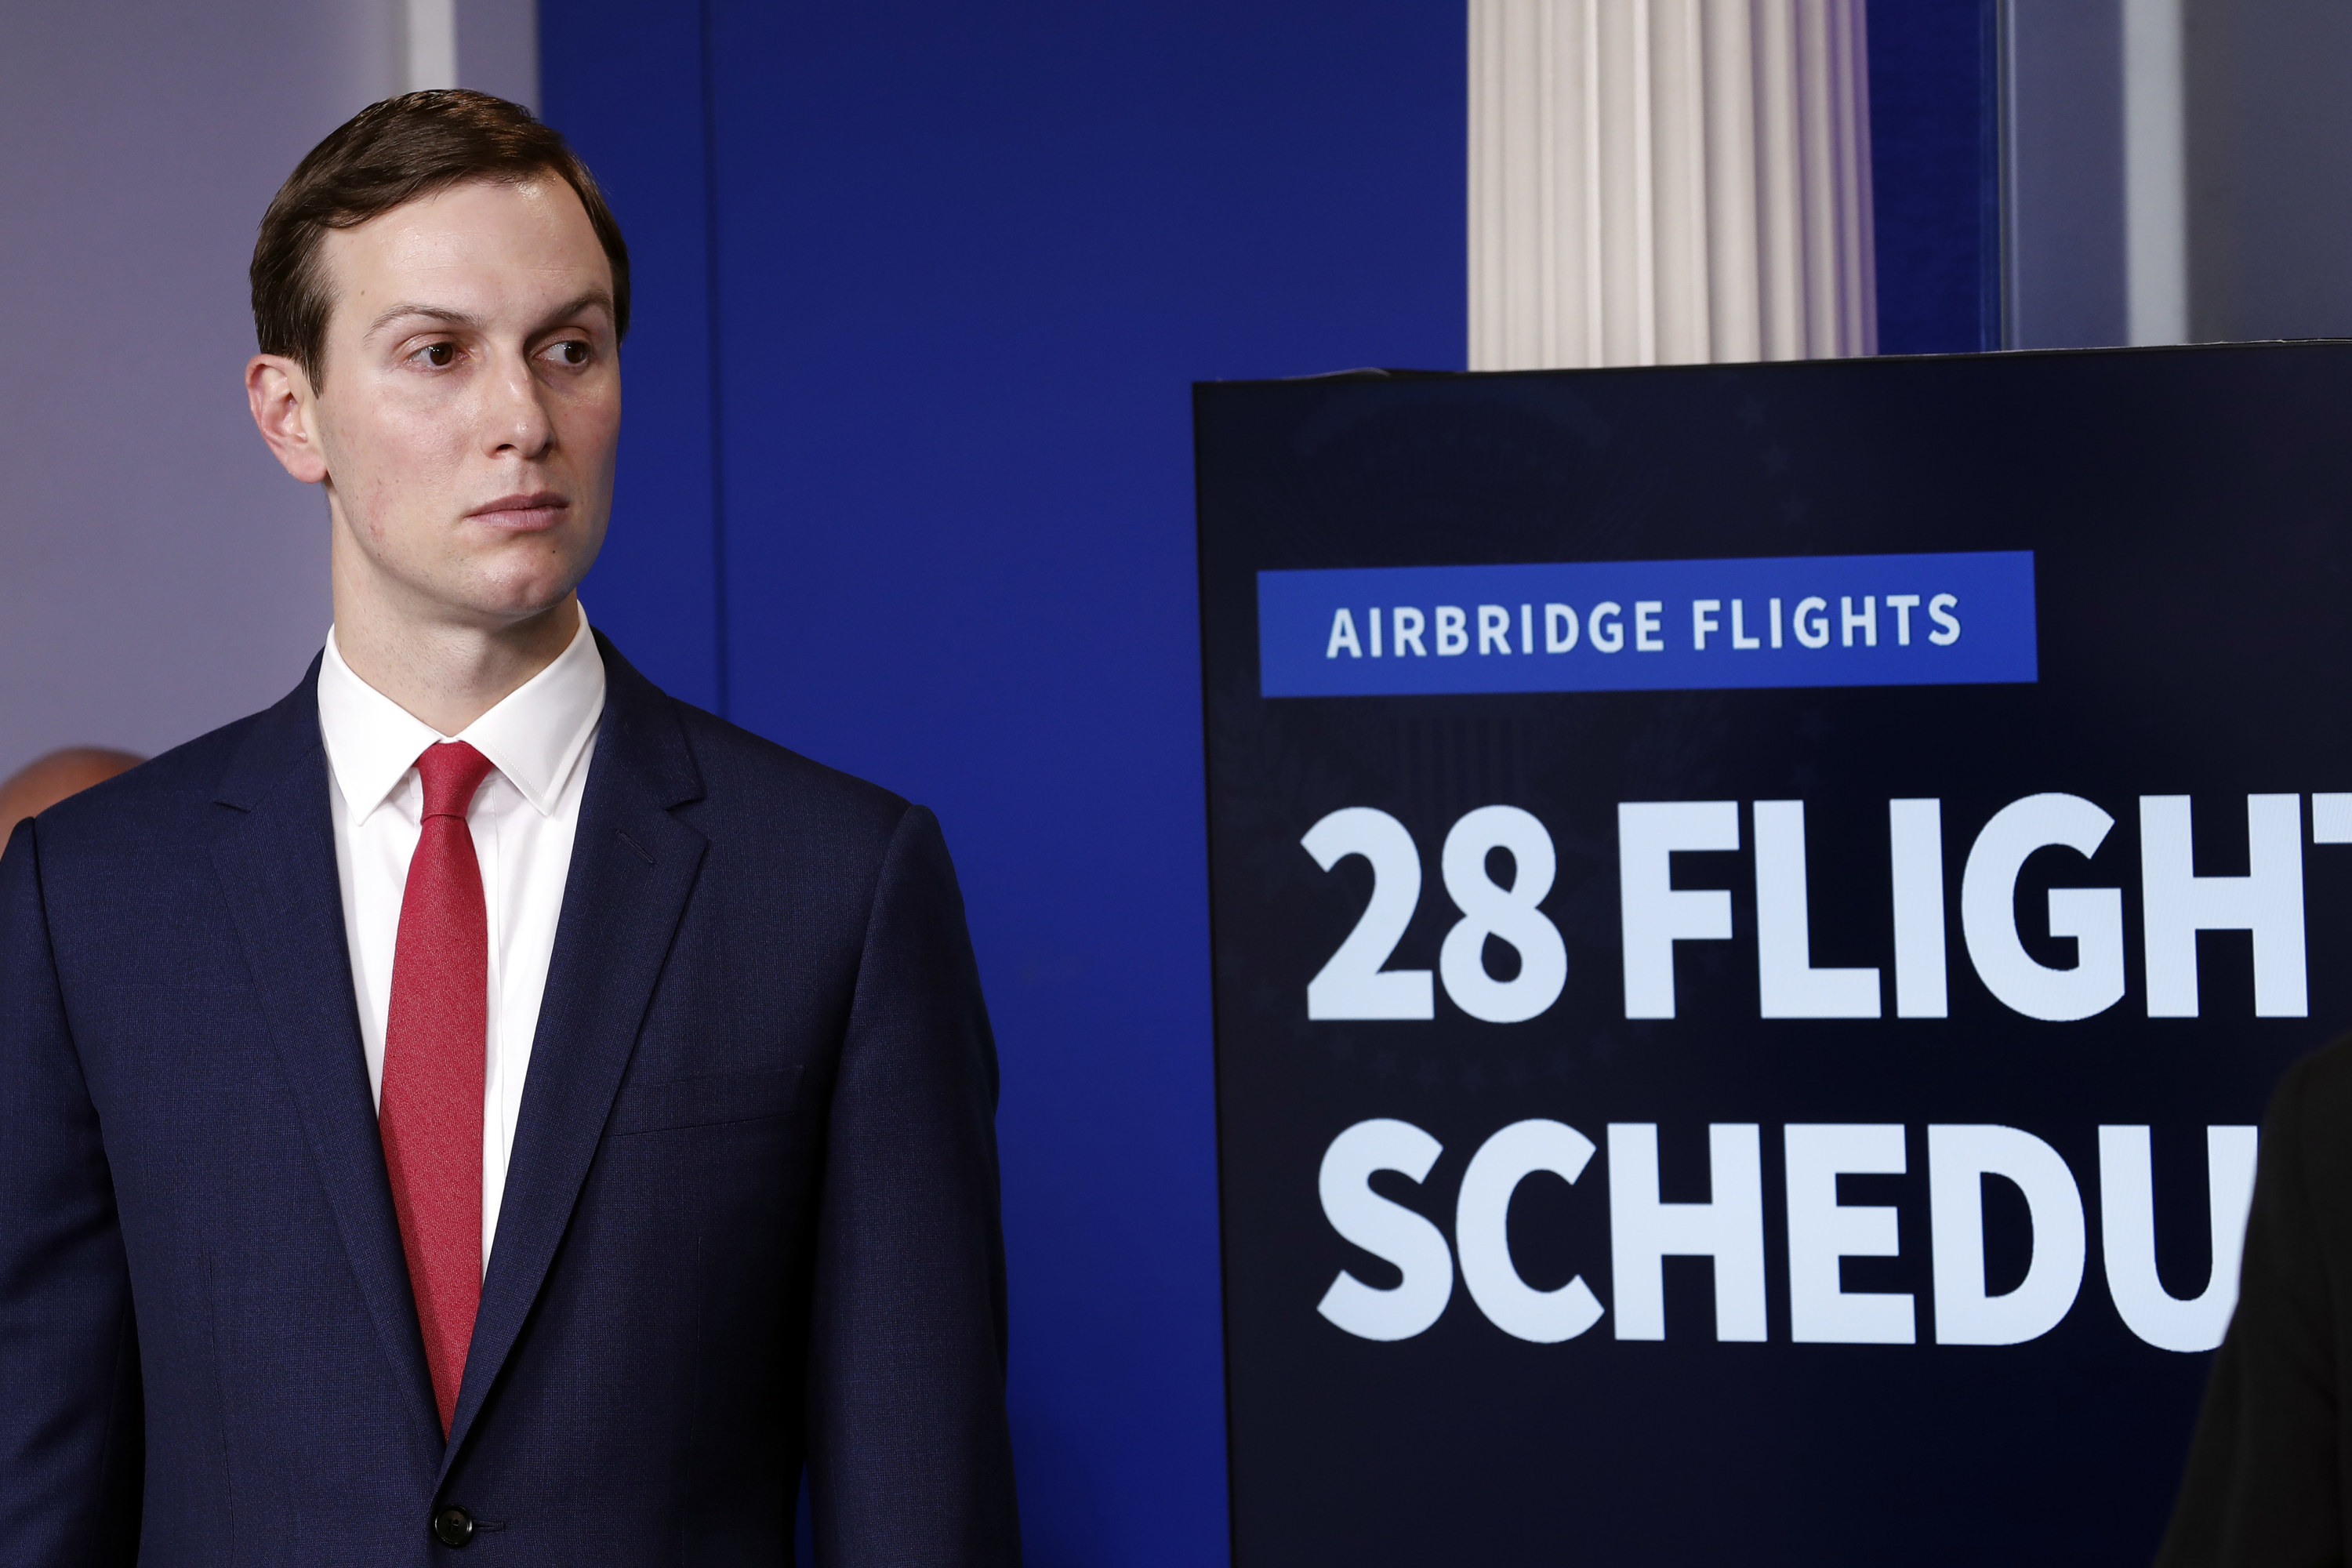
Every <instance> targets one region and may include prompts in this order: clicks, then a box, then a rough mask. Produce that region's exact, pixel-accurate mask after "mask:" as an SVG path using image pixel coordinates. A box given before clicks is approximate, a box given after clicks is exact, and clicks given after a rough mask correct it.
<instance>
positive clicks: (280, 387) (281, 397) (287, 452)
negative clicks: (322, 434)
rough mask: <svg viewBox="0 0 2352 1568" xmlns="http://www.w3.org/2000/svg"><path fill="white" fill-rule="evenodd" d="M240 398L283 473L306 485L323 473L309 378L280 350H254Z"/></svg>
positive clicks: (324, 466) (323, 460) (323, 457)
mask: <svg viewBox="0 0 2352 1568" xmlns="http://www.w3.org/2000/svg"><path fill="white" fill-rule="evenodd" d="M245 397H246V401H247V403H249V404H251V405H252V406H253V422H254V424H255V425H256V426H259V428H260V430H261V438H262V439H263V440H265V441H267V442H268V443H269V449H270V450H271V451H272V452H274V453H276V454H277V455H278V462H280V463H282V464H284V465H285V468H286V471H287V472H288V473H289V474H291V475H293V476H294V477H295V478H296V479H299V480H301V481H302V482H303V483H304V484H306V485H315V484H317V483H319V482H320V480H322V479H325V478H326V477H327V454H326V453H325V451H324V450H322V449H321V448H320V445H319V428H318V421H317V419H316V418H315V417H314V416H313V413H312V407H313V398H312V395H311V392H310V376H309V375H308V374H305V373H304V371H303V369H302V367H301V366H300V365H299V364H297V363H294V362H293V361H292V360H290V359H288V358H287V357H286V356H285V355H283V354H256V355H254V356H253V357H252V358H251V359H249V360H247V362H246V364H245Z"/></svg>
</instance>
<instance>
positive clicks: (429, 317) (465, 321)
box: [367, 300, 481, 337]
mask: <svg viewBox="0 0 2352 1568" xmlns="http://www.w3.org/2000/svg"><path fill="white" fill-rule="evenodd" d="M403 316H422V317H424V318H425V320H426V321H446V322H448V323H449V325H451V326H453V327H473V326H478V325H480V324H481V323H480V322H479V321H477V320H476V319H475V318H474V317H472V316H470V315H467V313H466V312H465V311H463V310H451V309H449V308H448V307H447V306H446V305H423V304H416V303H413V302H409V301H405V300H404V301H403V302H402V303H400V304H397V305H394V306H392V307H390V308H389V309H387V310H383V311H382V312H381V313H379V314H378V315H377V317H376V319H375V320H374V321H370V322H369V323H368V330H367V335H368V336H370V337H373V336H374V335H375V334H376V333H378V332H380V331H383V329H384V328H386V327H388V326H390V325H391V324H392V323H393V322H394V321H398V320H400V319H401V318H402V317H403Z"/></svg>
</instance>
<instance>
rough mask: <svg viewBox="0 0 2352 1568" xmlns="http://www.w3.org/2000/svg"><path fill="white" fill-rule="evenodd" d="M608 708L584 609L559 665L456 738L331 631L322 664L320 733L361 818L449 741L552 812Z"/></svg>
mask: <svg viewBox="0 0 2352 1568" xmlns="http://www.w3.org/2000/svg"><path fill="white" fill-rule="evenodd" d="M603 712H604V656H603V655H602V654H600V653H598V652H597V651H596V639H595V637H593V635H592V634H591V633H590V632H589V630H588V614H587V612H586V611H585V610H584V609H583V611H582V612H581V614H580V629H579V630H578V631H577V632H575V633H574V634H572V641H571V643H570V644H569V645H568V646H567V647H565V648H564V650H563V651H562V653H561V654H559V655H557V656H556V658H555V661H554V662H553V663H551V664H550V665H549V666H548V667H547V668H545V669H542V670H541V671H540V672H539V673H538V674H537V675H534V676H532V677H531V678H530V679H529V680H526V681H524V682H523V683H522V684H521V685H520V686H519V687H517V688H515V689H513V690H512V691H510V692H509V693H507V695H506V696H505V697H503V698H501V699H500V700H499V703H498V705H497V706H496V707H494V708H492V709H491V710H489V711H488V712H487V713H485V714H483V715H482V716H481V717H480V718H478V719H477V720H475V721H473V722H472V723H471V724H469V725H467V727H466V729H465V731H464V732H462V733H460V734H457V735H444V734H441V733H440V732H439V731H436V730H435V729H434V728H433V727H432V726H431V725H429V724H427V723H425V721H423V720H421V719H418V718H416V717H415V715H414V714H412V713H410V712H409V711H408V710H406V709H404V708H403V707H401V706H400V704H398V703H397V702H394V700H392V699H391V698H389V697H386V696H385V695H384V694H383V692H381V691H378V690H377V689H375V688H374V687H373V686H370V685H369V684H368V683H367V682H366V681H364V680H362V679H360V678H359V676H358V675H357V674H355V673H354V672H353V671H352V667H351V666H350V665H348V664H345V663H344V662H343V656H342V650H341V648H339V647H336V646H335V634H334V631H333V629H332V628H330V629H329V630H328V633H327V648H326V653H325V655H324V657H323V658H321V659H320V665H319V730H320V735H321V736H322V737H323V739H324V740H325V742H326V746H327V761H328V763H329V764H330V768H331V772H332V773H333V774H334V778H335V787H336V788H337V789H338V790H339V791H341V794H342V797H343V805H344V806H345V808H346V809H347V810H348V811H349V812H350V813H351V818H352V821H353V822H355V823H358V822H364V821H366V820H367V819H368V817H370V816H373V814H374V812H375V810H376V808H377V807H378V806H380V805H383V803H384V802H385V801H386V800H388V799H390V798H391V797H392V795H393V793H394V791H395V790H397V789H398V788H399V787H400V786H401V784H402V783H403V782H404V780H405V779H406V778H407V776H408V773H409V771H410V770H411V769H413V768H414V767H415V765H416V759H417V756H418V755H419V754H420V753H421V752H423V751H424V750H425V747H427V746H430V745H432V744H434V743H435V742H439V741H447V740H457V741H463V742H467V744H468V745H470V746H472V747H473V748H474V749H475V750H476V751H478V752H481V753H482V755H484V756H485V757H488V759H489V760H490V765H491V766H493V767H495V768H497V769H498V770H499V773H500V774H501V775H503V776H504V777H505V779H506V781H507V782H508V783H509V784H512V785H514V787H515V790H516V792H517V793H518V794H520V795H521V796H522V797H523V799H525V800H527V801H529V802H530V804H531V806H532V808H533V809H535V810H536V811H538V812H539V814H540V815H541V816H552V815H554V812H555V803H556V802H557V800H558V799H560V798H561V797H562V794H563V786H564V784H566V783H567V782H568V781H569V780H570V779H571V777H572V770H573V769H574V768H576V767H578V766H579V765H580V759H581V757H582V755H583V754H584V753H585V752H586V751H587V749H588V742H589V740H590V738H591V737H593V735H594V734H595V732H596V721H597V719H598V718H599V717H600V716H601V715H602V714H603Z"/></svg>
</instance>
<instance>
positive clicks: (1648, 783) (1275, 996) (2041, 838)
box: [1194, 344, 2352, 1568]
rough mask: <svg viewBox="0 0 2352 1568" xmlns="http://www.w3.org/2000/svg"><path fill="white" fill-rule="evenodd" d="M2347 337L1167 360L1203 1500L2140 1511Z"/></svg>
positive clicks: (2272, 1033) (2318, 837) (1925, 1540)
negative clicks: (1182, 447)
mask: <svg viewBox="0 0 2352 1568" xmlns="http://www.w3.org/2000/svg"><path fill="white" fill-rule="evenodd" d="M2347 394H2352V345H2344V344H2273V345H2259V346H2233V347H2213V348H2201V349H2179V350H2158V351H2116V352H2098V353H2059V354H2017V355H1985V356H1959V357H1952V358H1945V359H1912V360H1877V361H1870V360H1856V361H1844V362H1835V363H1801V364H1779V365H1748V366H1737V367H1727V366H1706V367H1692V368H1673V369H1653V370H1633V371H1602V372H1582V373H1559V374H1515V375H1488V376H1410V375H1397V376H1391V377H1381V376H1376V375H1365V376H1358V377H1350V378H1334V379H1325V380H1313V381H1298V382H1286V383H1254V384H1205V385H1203V386H1202V387H1200V388H1199V389H1198V391H1197V394H1196V397H1195V404H1194V411H1195V430H1196V438H1197V448H1198V449H1197V458H1198V476H1199V508H1200V529H1201V572H1202V629H1203V647H1202V657H1203V661H1204V693H1205V701H1206V711H1205V719H1206V728H1207V738H1208V752H1209V756H1208V762H1209V807H1210V859H1211V900H1212V915H1213V956H1214V963H1215V983H1216V992H1215V1016H1216V1030H1217V1059H1218V1114H1219V1132H1220V1152H1219V1158H1220V1174H1221V1201H1222V1215H1223V1257H1224V1270H1225V1271H1224V1289H1225V1311H1226V1347H1227V1357H1228V1397H1229V1409H1230V1419H1229V1434H1230V1452H1231V1464H1232V1484H1233V1503H1234V1542H1235V1560H1236V1561H1237V1562H1238V1563H1243V1564H1245V1565H1252V1568H1255V1565H1259V1564H1268V1565H1270V1564H1278V1563H1305V1562H1318V1563H1339V1562H1346V1563H1360V1564H1366V1565H1376V1564H1391V1563H1393V1564H1408V1563H1410V1564H1416V1565H1420V1564H1427V1563H1481V1564H1485V1565H1504V1564H1519V1563H1526V1564H1535V1563H1545V1564H1551V1563H1562V1562H1593V1563H1635V1562H1639V1563H1717V1562H1724V1561H1740V1562H1761V1563H1807V1564H1811V1563H1825V1562H1826V1563H1843V1562H1902V1563H1913V1564H1946V1563H1949V1564H1960V1563H1985V1562H1991V1561H2000V1562H2032V1563H2066V1564H2084V1563H2116V1564H2124V1563H2133V1564H2137V1563H2145V1562H2146V1561H2147V1560H2148V1558H2149V1556H2150V1555H2151V1553H2152V1552H2153V1551H2154V1550H2155V1547H2156V1545H2157V1542H2158V1539H2159V1537H2160V1535H2161V1533H2162V1531H2163V1528H2164V1524H2165V1521H2166V1518H2167V1515H2168V1509H2169V1507H2170V1501H2171V1497H2172V1493H2173V1489H2174V1488H2175V1486H2176V1485H2177V1483H2178V1480H2179V1474H2180V1468H2181V1464H2182V1460H2183V1458H2184V1456H2185V1453H2186V1450H2187V1445H2188V1441H2189V1432H2190V1428H2191V1426H2192V1423H2193V1421H2194V1418H2195V1415H2196V1411H2197V1407H2198V1403H2199V1399H2200V1394H2201V1391H2202V1387H2203V1382H2204V1377H2205V1372H2206V1367H2207V1364H2208V1362H2209V1361H2210V1354H2209V1353H2208V1352H2209V1350H2210V1346H2211V1345H2212V1344H2213V1343H2215V1342H2218V1340H2219V1337H2220V1335H2221V1332H2222V1331H2223V1329H2224V1327H2225V1326H2226V1323H2227V1321H2228V1316H2229V1309H2230V1307H2231V1302H2232V1301H2233V1300H2234V1291H2235V1280H2236V1268H2235V1264H2236V1250H2237V1247H2238V1238H2239V1235H2240V1227H2241V1226H2242V1216H2243V1213H2244V1205H2245V1201H2246V1194H2247V1191H2248V1185H2249V1184H2250V1182H2251V1179H2252V1176H2251V1173H2252V1159H2253V1154H2254V1150H2255V1148H2256V1147H2257V1145H2258V1134H2257V1132H2256V1131H2255V1129H2256V1127H2257V1124H2258V1123H2259V1121H2260V1120H2261V1117H2262V1112H2263V1106H2264V1103H2265V1101H2266V1099H2267V1097H2268V1095H2269V1093H2270V1091H2271V1089H2272V1086H2273V1083H2274V1082H2275V1081H2276V1079H2277V1077H2278V1075H2279V1073H2280V1071H2281V1070H2282V1068H2284V1066H2285V1065H2286V1064H2287V1063H2288V1062H2289V1061H2291V1060H2292V1059H2294V1058H2295V1057H2296V1056H2298V1055H2300V1054H2301V1053H2303V1052H2305V1051H2307V1050H2309V1049H2312V1048H2314V1047H2317V1046H2318V1045H2320V1044H2322V1043H2324V1042H2325V1041H2326V1039H2327V1038H2329V1037H2331V1036H2332V1035H2334V1034H2335V1033H2336V1032H2337V1031H2338V1030H2339V1029H2340V1028H2342V1027H2343V1026H2344V1025H2345V1024H2346V1022H2347V1020H2352V973H2347V967H2346V965H2345V963H2344V962H2343V960H2344V957H2345V955H2346V954H2347V952H2352V725H2348V724H2347V715H2352V621H2347V616H2346V613H2345V599H2346V595H2347V591H2352V442H2347V441H2346V440H2345V439H2344V437H2343V435H2342V428H2343V426H2344V422H2345V418H2346V415H2347V405H2352V395H2347ZM1775 601H1777V602H1778V630H1779V633H1780V646H1779V647H1773V646H1772V639H1773V633H1774V629H1775V621H1774V616H1775V610H1774V603H1775ZM1735 605H1738V612H1737V614H1738V620H1737V622H1735V619H1734V615H1735V611H1734V606H1735ZM1554 606H1556V607H1557V608H1558V611H1559V613H1552V614H1551V615H1550V619H1549V621H1548V620H1547V616H1548V613H1550V612H1551V609H1552V607H1554ZM1602 606H1608V607H1607V608H1605V609H1604V608H1602ZM1645 606H1646V607H1645ZM1801 606H1802V615H1801V616H1800V613H1799V612H1800V607H1801ZM1937 608H1940V611H1941V616H1942V618H1940V619H1939V618H1938V617H1937V614H1936V613H1934V612H1935V610H1936V609H1937ZM1405 612H1410V614H1405ZM1449 612H1450V613H1449ZM1401 615H1402V617H1403V624H1402V627H1401V626H1400V616H1401ZM1571 618H1572V619H1573V622H1574V637H1573V638H1572V639H1571V638H1570V619H1571ZM1596 622H1597V630H1598V635H1599V637H1600V638H1601V645H1600V646H1598V647H1596V645H1595V643H1594V641H1593V639H1594V637H1595V635H1596ZM1800 626H1802V627H1803V633H1802V638H1803V640H1800V636H1799V629H1798V628H1799V627H1800ZM1735 627H1736V630H1735ZM1376 628H1377V629H1376ZM1401 629H1402V630H1404V631H1407V632H1411V633H1415V634H1417V639H1418V646H1417V647H1416V646H1414V644H1415V639H1414V638H1413V637H1408V638H1407V641H1406V646H1405V647H1404V648H1403V649H1402V650H1401V649H1400V647H1399V644H1398V635H1399V632H1400V630H1401ZM1944 634H1948V636H1946V639H1945V640H1943V641H1941V642H1938V641H1937V640H1935V638H1936V637H1937V636H1938V635H1944ZM1376 637H1377V639H1378V646H1377V652H1376V651H1375V638H1376ZM1441 637H1443V639H1444V647H1441V646H1440V638H1441ZM1906 638H1907V640H1906ZM1751 644H1752V646H1750V645H1751Z"/></svg>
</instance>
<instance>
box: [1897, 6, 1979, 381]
mask: <svg viewBox="0 0 2352 1568" xmlns="http://www.w3.org/2000/svg"><path fill="white" fill-rule="evenodd" d="M1996 8H1997V7H1996V5H1995V0H1870V6H1869V12H1868V18H1869V28H1870V164H1871V205H1872V207H1873V209H1874V217H1875V220H1876V222H1875V239H1876V249H1877V260H1878V352H1879V353H1886V354H1920V353H1971V352H1973V351H1975V350H1979V349H1997V348H1999V347H2000V344H2001V332H2000V312H2001V290H2000V119H1999V113H2000V83H1999V78H1998V72H1997V68H1996V62H1997V61H1998V58H1999V55H1998V47H1999V36H1998V32H1997V29H1996V21H1995V11H1996Z"/></svg>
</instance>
